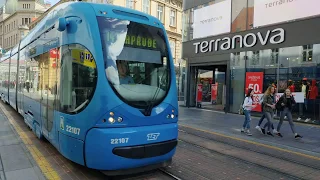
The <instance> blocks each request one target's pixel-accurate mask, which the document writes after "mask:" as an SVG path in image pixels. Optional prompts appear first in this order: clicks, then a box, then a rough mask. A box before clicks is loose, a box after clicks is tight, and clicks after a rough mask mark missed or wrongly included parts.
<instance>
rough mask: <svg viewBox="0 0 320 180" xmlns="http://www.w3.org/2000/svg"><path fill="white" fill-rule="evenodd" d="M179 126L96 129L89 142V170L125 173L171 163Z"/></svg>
mask: <svg viewBox="0 0 320 180" xmlns="http://www.w3.org/2000/svg"><path fill="white" fill-rule="evenodd" d="M177 137H178V125H177V124H176V123H173V124H163V125H154V126H142V127H127V128H93V129H91V130H90V131H89V132H88V134H87V137H86V141H85V161H86V165H87V167H89V168H93V169H98V170H107V171H108V170H121V169H131V168H137V167H145V166H149V165H154V164H158V163H162V162H165V161H168V160H170V159H171V158H172V156H173V155H174V153H175V150H176V145H177Z"/></svg>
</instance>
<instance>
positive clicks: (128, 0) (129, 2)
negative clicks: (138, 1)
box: [126, 0, 135, 9]
mask: <svg viewBox="0 0 320 180" xmlns="http://www.w3.org/2000/svg"><path fill="white" fill-rule="evenodd" d="M134 1H135V0H126V7H127V8H131V9H134Z"/></svg>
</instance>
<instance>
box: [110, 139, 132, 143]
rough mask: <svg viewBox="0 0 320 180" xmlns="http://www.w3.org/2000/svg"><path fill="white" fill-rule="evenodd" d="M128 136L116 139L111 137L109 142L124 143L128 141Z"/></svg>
mask: <svg viewBox="0 0 320 180" xmlns="http://www.w3.org/2000/svg"><path fill="white" fill-rule="evenodd" d="M128 141H129V138H117V139H111V142H110V143H111V144H125V143H128Z"/></svg>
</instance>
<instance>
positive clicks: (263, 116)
mask: <svg viewBox="0 0 320 180" xmlns="http://www.w3.org/2000/svg"><path fill="white" fill-rule="evenodd" d="M264 118H266V115H265V114H264V113H263V115H262V117H261V118H260V120H259V123H258V126H260V125H261V124H262V121H263V120H264ZM267 125H268V124H267V123H266V124H265V125H264V127H263V128H266V127H267ZM271 128H272V129H274V126H273V124H271Z"/></svg>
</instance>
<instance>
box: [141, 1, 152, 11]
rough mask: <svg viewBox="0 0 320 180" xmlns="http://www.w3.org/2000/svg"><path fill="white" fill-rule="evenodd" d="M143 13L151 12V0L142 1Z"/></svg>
mask: <svg viewBox="0 0 320 180" xmlns="http://www.w3.org/2000/svg"><path fill="white" fill-rule="evenodd" d="M142 11H143V12H144V13H148V14H149V12H150V0H143V1H142Z"/></svg>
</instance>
